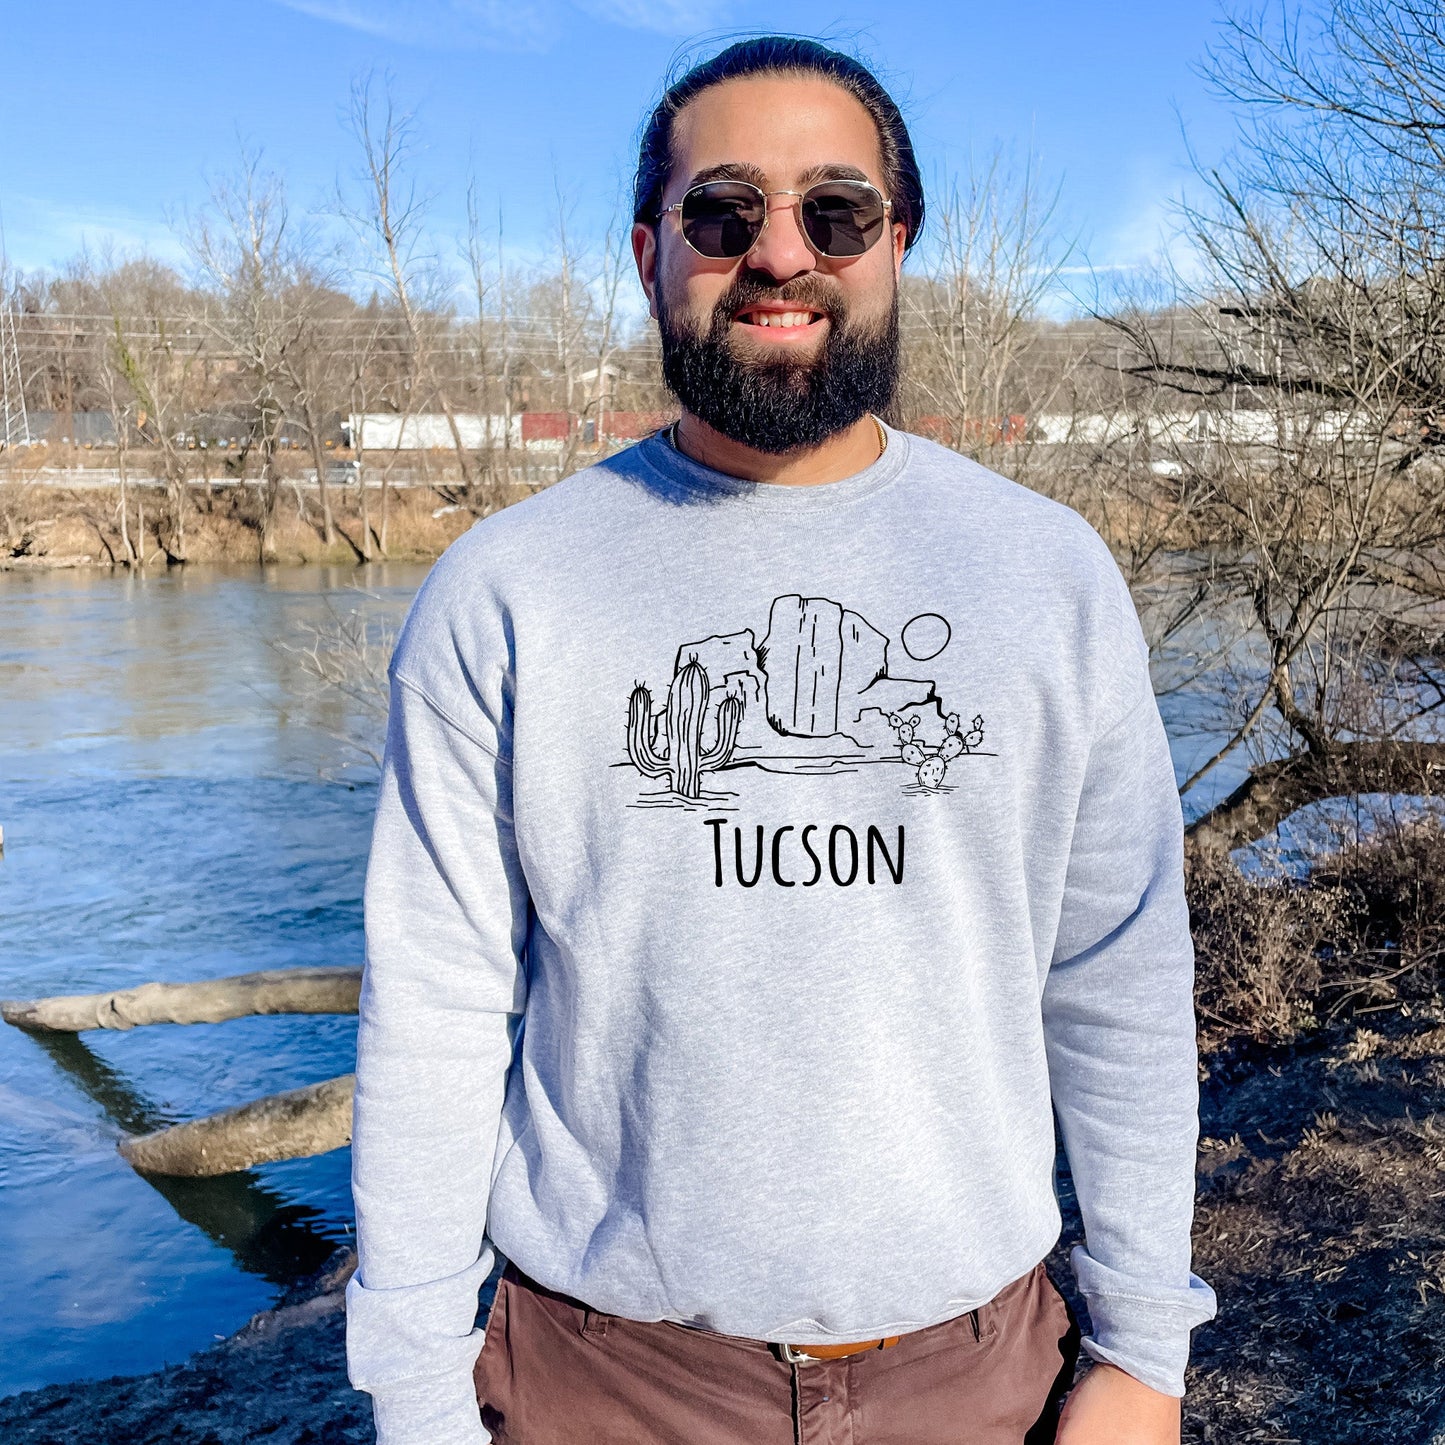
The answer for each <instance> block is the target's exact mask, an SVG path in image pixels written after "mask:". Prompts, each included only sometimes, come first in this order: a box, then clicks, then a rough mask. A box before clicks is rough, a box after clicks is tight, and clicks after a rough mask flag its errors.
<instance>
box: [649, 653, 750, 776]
mask: <svg viewBox="0 0 1445 1445" xmlns="http://www.w3.org/2000/svg"><path fill="white" fill-rule="evenodd" d="M707 699H708V680H707V672H706V670H705V669H704V668H703V667H702V666H701V664H699V662H698V661H697V658H696V657H692V658H690V659H689V660H688V662H687V663H686V665H685V666H683V667H682V668H680V669H679V670H678V673H677V676H676V677H674V678H673V680H672V688H671V690H670V691H669V693H668V697H667V712H666V715H665V718H664V723H665V734H666V744H667V750H666V752H665V753H664V752H662V751H661V750H660V748H659V744H658V741H657V739H656V738H655V736H654V724H653V713H652V694H651V692H649V691H648V689H647V688H646V687H645V686H644V685H643V684H642V683H640V682H639V683H638V684H637V685H636V686H635V687H634V688H633V689H632V697H631V699H630V700H629V702H628V706H627V756H628V757H629V758H630V759H631V760H632V765H633V766H634V767H635V768H636V769H637V770H638V771H639V772H640V773H645V774H646V775H647V776H648V777H650V778H662V777H666V778H670V779H671V783H672V790H673V792H675V793H677V794H679V795H680V796H682V797H684V798H693V799H698V798H701V796H702V775H703V773H705V772H707V771H709V770H710V769H713V768H721V767H723V766H725V765H726V763H727V762H728V760H729V758H731V757H732V751H733V745H734V744H735V743H736V742H737V736H738V724H739V723H740V722H741V721H742V716H743V700H742V698H740V697H737V696H735V695H733V694H729V696H727V697H726V698H724V699H723V701H722V702H721V703H720V704H719V706H718V713H717V739H716V741H715V742H714V744H713V746H712V747H711V748H709V749H707V750H706V751H704V750H703V746H702V725H703V719H704V717H705V716H706V713H707Z"/></svg>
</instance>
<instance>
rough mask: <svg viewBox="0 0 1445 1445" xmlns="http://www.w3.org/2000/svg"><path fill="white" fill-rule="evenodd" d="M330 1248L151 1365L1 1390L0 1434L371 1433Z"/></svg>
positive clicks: (105, 1438) (343, 1441) (279, 1436)
mask: <svg viewBox="0 0 1445 1445" xmlns="http://www.w3.org/2000/svg"><path fill="white" fill-rule="evenodd" d="M355 1266H356V1256H355V1254H354V1253H353V1252H352V1251H350V1250H338V1251H337V1253H336V1255H335V1256H334V1257H333V1258H332V1260H331V1261H329V1262H328V1264H327V1266H326V1268H325V1269H324V1270H323V1271H322V1272H321V1273H320V1274H319V1275H318V1276H317V1277H316V1278H314V1279H313V1280H310V1281H308V1282H307V1283H306V1284H305V1285H302V1286H298V1287H297V1288H296V1289H294V1290H292V1291H290V1292H289V1293H288V1294H287V1295H286V1296H285V1298H284V1299H283V1300H282V1301H281V1303H280V1304H278V1305H277V1306H276V1308H274V1309H271V1310H266V1311H264V1312H263V1313H261V1314H258V1315H256V1316H254V1317H253V1318H252V1319H251V1320H250V1321H249V1322H248V1323H247V1324H246V1325H245V1326H244V1327H243V1328H242V1329H240V1330H238V1331H237V1332H236V1333H235V1334H233V1335H231V1336H230V1337H229V1338H228V1339H225V1340H222V1341H219V1342H218V1343H217V1344H215V1345H212V1346H211V1347H210V1348H209V1349H206V1350H201V1351H199V1352H198V1353H196V1354H194V1355H192V1356H191V1357H190V1358H189V1359H188V1360H185V1361H184V1362H183V1363H180V1364H176V1365H170V1366H167V1368H165V1369H163V1370H157V1371H156V1372H155V1373H153V1374H149V1375H134V1376H130V1377H129V1378H126V1377H122V1376H115V1377H112V1378H111V1379H108V1380H84V1381H79V1382H77V1383H75V1384H68V1385H48V1386H46V1387H45V1388H44V1389H41V1390H28V1391H26V1392H24V1393H23V1394H19V1395H11V1396H10V1397H9V1398H8V1399H3V1400H0V1441H4V1442H5V1445H77V1442H80V1441H85V1442H88V1445H90V1442H94V1445H102V1442H103V1445H159V1442H162V1441H164V1442H166V1445H250V1442H252V1441H256V1440H266V1441H268V1442H271V1445H352V1442H357V1445H360V1442H364V1441H370V1440H372V1439H373V1438H374V1432H373V1429H372V1424H371V1401H370V1399H369V1397H368V1396H366V1395H363V1394H361V1393H359V1392H358V1391H356V1390H353V1389H352V1388H351V1385H350V1383H349V1382H348V1380H347V1378H346V1364H345V1341H346V1315H345V1294H344V1291H345V1289H346V1281H347V1280H348V1279H349V1278H350V1277H351V1272H352V1270H353V1269H354V1268H355Z"/></svg>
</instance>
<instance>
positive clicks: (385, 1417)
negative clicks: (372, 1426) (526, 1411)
mask: <svg viewBox="0 0 1445 1445" xmlns="http://www.w3.org/2000/svg"><path fill="white" fill-rule="evenodd" d="M370 1394H371V1413H372V1416H373V1418H374V1419H375V1421H376V1445H487V1442H488V1441H490V1440H491V1438H492V1437H491V1434H490V1432H489V1431H488V1430H487V1429H486V1428H485V1427H484V1426H483V1424H482V1416H481V1411H480V1410H479V1409H478V1408H477V1396H476V1387H475V1385H474V1384H473V1383H472V1377H471V1375H470V1374H469V1373H468V1374H460V1375H457V1374H452V1375H422V1376H419V1377H413V1378H411V1379H406V1380H398V1381H396V1382H395V1383H393V1384H390V1385H378V1386H374V1387H372V1389H371V1391H370Z"/></svg>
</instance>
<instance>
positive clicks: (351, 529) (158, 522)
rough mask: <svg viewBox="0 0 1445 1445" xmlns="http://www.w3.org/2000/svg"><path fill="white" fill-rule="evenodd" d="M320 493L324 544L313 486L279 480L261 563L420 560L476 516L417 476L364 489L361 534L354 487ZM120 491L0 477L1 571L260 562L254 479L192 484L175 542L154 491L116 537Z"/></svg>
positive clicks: (105, 485) (132, 504) (511, 492)
mask: <svg viewBox="0 0 1445 1445" xmlns="http://www.w3.org/2000/svg"><path fill="white" fill-rule="evenodd" d="M531 490H532V488H531V487H530V486H522V485H517V486H514V487H511V488H509V489H507V492H506V494H505V496H503V497H502V498H501V501H502V502H503V503H504V504H505V503H510V502H512V501H516V500H518V499H519V498H520V497H523V496H526V495H528V494H529V493H530V491H531ZM329 494H330V502H331V510H332V518H333V532H334V539H333V540H332V541H331V542H328V541H327V540H326V534H325V527H324V523H323V518H322V513H321V506H320V500H319V494H318V492H317V489H316V488H315V486H314V485H312V486H310V487H307V486H306V485H304V484H297V485H293V484H292V483H290V482H288V483H286V484H285V487H284V491H283V493H282V495H281V498H280V499H279V504H278V506H277V510H276V515H275V518H274V521H273V523H272V532H271V542H270V552H269V554H268V556H267V558H266V561H267V562H270V563H275V564H279V565H283V566H284V565H291V566H295V565H305V564H313V563H315V564H322V565H330V566H346V565H354V564H356V563H359V562H361V561H363V560H364V559H366V553H367V552H368V550H369V551H370V553H371V558H370V560H376V561H381V560H386V561H393V562H415V561H429V560H431V559H433V558H436V557H439V556H440V555H441V554H442V553H443V552H444V551H445V550H446V549H447V547H449V546H450V545H451V544H452V542H454V541H455V540H456V539H457V538H458V537H459V536H460V535H461V534H462V533H463V532H464V531H466V530H467V528H468V527H469V526H471V524H472V523H473V522H474V521H475V520H476V517H477V514H476V513H475V512H473V511H471V510H469V509H468V508H467V507H465V506H459V505H457V504H456V503H453V502H448V501H447V499H446V498H445V497H444V496H443V495H441V493H439V492H438V491H437V490H436V489H435V488H434V487H431V486H429V485H426V484H422V483H418V484H412V485H405V486H392V487H389V488H388V493H387V496H386V498H385V499H383V497H382V494H381V491H380V489H379V488H368V490H367V497H366V503H367V522H368V524H369V527H370V532H371V535H370V538H369V541H368V538H367V536H366V528H365V527H363V525H362V517H361V507H360V500H361V499H360V496H359V494H358V491H357V489H356V488H355V487H350V488H342V487H332V488H330V489H329ZM120 499H121V493H120V487H119V485H118V484H113V483H110V482H94V481H91V482H85V483H84V484H79V483H78V484H76V485H74V486H70V485H65V486H61V485H55V484H53V483H49V482H43V481H29V482H14V481H12V482H0V571H30V570H37V569H39V570H46V569H51V568H58V567H104V568H110V567H116V566H120V567H125V566H128V565H131V564H130V563H129V557H130V554H131V552H134V554H135V555H136V557H137V562H136V564H135V565H137V566H145V567H148V568H164V567H166V566H168V565H173V564H174V560H175V559H176V557H177V555H178V554H179V555H180V556H181V557H183V559H184V561H185V562H192V563H204V562H226V563H238V562H239V563H255V562H258V561H259V560H260V557H261V544H260V523H259V506H260V500H259V496H258V489H257V488H256V487H255V486H253V485H248V484H242V483H236V482H229V483H224V484H223V483H214V484H212V485H210V486H198V485H196V484H192V485H191V487H190V488H189V490H188V492H187V496H186V501H185V504H184V527H183V530H182V531H181V533H180V534H179V535H180V537H181V539H182V540H180V541H177V533H176V531H175V529H174V528H173V527H172V525H171V523H170V514H169V511H168V503H167V499H166V493H165V491H164V490H163V489H161V488H157V487H134V486H132V487H130V488H128V492H127V498H126V508H125V517H126V535H125V536H123V535H122V532H121V526H120V518H121V505H120ZM158 526H159V530H157V528H158ZM127 540H128V541H129V544H130V548H129V550H127V546H126V543H127Z"/></svg>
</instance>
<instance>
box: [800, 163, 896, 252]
mask: <svg viewBox="0 0 1445 1445" xmlns="http://www.w3.org/2000/svg"><path fill="white" fill-rule="evenodd" d="M883 214H884V213H883V201H882V198H881V197H880V196H879V195H878V193H877V192H876V191H874V190H872V189H870V188H869V187H867V186H852V185H849V184H848V182H847V181H828V182H824V183H823V184H821V185H817V186H813V187H811V188H810V189H809V190H808V193H807V195H805V196H804V197H803V225H804V227H805V228H806V229H807V232H808V236H809V238H810V239H811V240H812V242H813V244H814V245H815V246H816V247H817V248H818V249H819V250H820V251H821V252H822V253H823V254H824V255H825V256H861V255H862V254H863V253H864V251H866V250H867V249H868V248H869V247H870V246H871V245H872V244H873V243H874V241H876V240H877V239H878V237H879V235H880V234H881V233H882V231H883Z"/></svg>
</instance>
